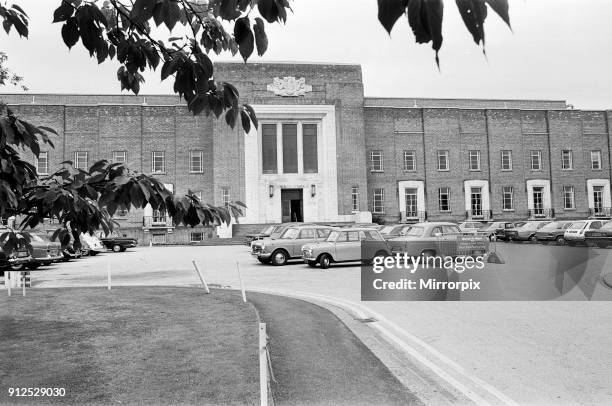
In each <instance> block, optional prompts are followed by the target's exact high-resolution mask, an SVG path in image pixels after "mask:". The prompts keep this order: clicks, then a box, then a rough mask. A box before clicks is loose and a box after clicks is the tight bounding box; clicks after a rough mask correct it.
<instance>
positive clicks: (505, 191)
mask: <svg viewBox="0 0 612 406" xmlns="http://www.w3.org/2000/svg"><path fill="white" fill-rule="evenodd" d="M506 195H509V196H510V207H509V208H508V207H507V206H506ZM502 211H514V187H513V186H502Z"/></svg>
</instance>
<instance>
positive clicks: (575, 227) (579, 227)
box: [568, 221, 586, 230]
mask: <svg viewBox="0 0 612 406" xmlns="http://www.w3.org/2000/svg"><path fill="white" fill-rule="evenodd" d="M585 224H586V222H584V221H577V222H575V223H572V225H571V226H569V227H568V228H569V229H570V230H582V229H583V228H584V226H585Z"/></svg>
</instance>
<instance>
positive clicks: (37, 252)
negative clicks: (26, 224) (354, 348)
mask: <svg viewBox="0 0 612 406" xmlns="http://www.w3.org/2000/svg"><path fill="white" fill-rule="evenodd" d="M26 234H27V235H28V236H29V238H30V245H31V246H32V249H31V251H30V252H31V255H32V260H31V261H30V262H28V263H27V264H25V266H26V267H27V268H28V269H36V268H38V267H39V266H41V265H49V264H51V263H53V262H57V261H61V260H62V259H63V258H64V255H63V254H62V244H60V243H59V242H53V241H51V239H50V238H49V236H47V234H38V233H26Z"/></svg>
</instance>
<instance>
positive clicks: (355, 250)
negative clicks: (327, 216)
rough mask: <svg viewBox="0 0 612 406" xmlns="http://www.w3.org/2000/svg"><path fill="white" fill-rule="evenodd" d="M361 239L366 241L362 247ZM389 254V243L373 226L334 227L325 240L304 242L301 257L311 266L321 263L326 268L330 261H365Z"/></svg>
mask: <svg viewBox="0 0 612 406" xmlns="http://www.w3.org/2000/svg"><path fill="white" fill-rule="evenodd" d="M362 241H368V243H367V244H364V249H362V244H361V242H362ZM390 254H391V251H390V250H389V245H388V244H387V242H386V241H385V239H384V238H383V237H382V235H380V233H379V232H378V231H377V230H375V229H374V228H368V227H362V228H350V229H335V230H332V231H331V233H329V236H328V237H327V239H326V240H325V241H319V242H315V243H312V244H306V245H304V246H303V247H302V258H303V259H304V262H305V263H307V264H308V265H309V266H311V267H315V266H317V264H319V265H321V268H323V269H327V268H329V266H330V265H331V264H332V263H338V262H357V261H362V262H367V263H369V262H370V261H371V260H372V259H373V258H374V257H377V256H388V255H390Z"/></svg>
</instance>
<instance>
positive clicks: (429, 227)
mask: <svg viewBox="0 0 612 406" xmlns="http://www.w3.org/2000/svg"><path fill="white" fill-rule="evenodd" d="M471 234H472V233H471V232H468V233H464V232H463V231H462V230H461V229H460V228H459V226H458V225H457V224H454V223H448V222H442V221H439V222H425V223H417V224H414V225H413V226H412V227H411V228H410V230H408V232H407V233H406V235H404V236H402V237H397V238H392V239H390V240H389V247H390V248H391V253H392V254H396V253H402V254H403V253H406V254H408V255H411V256H415V257H416V256H419V255H425V256H458V255H483V254H485V253H486V252H487V251H488V249H489V241H488V239H487V238H485V237H484V236H482V237H479V236H475V235H471Z"/></svg>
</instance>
